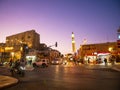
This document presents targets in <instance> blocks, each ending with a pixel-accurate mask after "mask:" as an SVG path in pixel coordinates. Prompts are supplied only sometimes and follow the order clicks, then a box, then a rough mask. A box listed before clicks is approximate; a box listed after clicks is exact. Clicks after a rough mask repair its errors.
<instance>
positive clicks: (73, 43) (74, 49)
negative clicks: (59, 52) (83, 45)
mask: <svg viewBox="0 0 120 90" xmlns="http://www.w3.org/2000/svg"><path fill="white" fill-rule="evenodd" d="M72 52H73V53H75V52H76V47H75V36H74V33H73V32H72Z"/></svg>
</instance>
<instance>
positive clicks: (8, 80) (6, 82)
mask: <svg viewBox="0 0 120 90" xmlns="http://www.w3.org/2000/svg"><path fill="white" fill-rule="evenodd" d="M33 69H34V68H33V67H32V66H30V65H26V70H27V71H32V70H33ZM18 81H19V80H18V79H16V78H14V77H11V76H9V74H8V76H7V74H5V75H0V90H1V89H2V88H5V87H9V86H12V85H14V84H17V83H18Z"/></svg>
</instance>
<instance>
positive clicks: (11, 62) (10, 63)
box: [9, 59, 13, 67]
mask: <svg viewBox="0 0 120 90" xmlns="http://www.w3.org/2000/svg"><path fill="white" fill-rule="evenodd" d="M12 64H13V61H12V59H10V62H9V65H10V67H11V66H12Z"/></svg>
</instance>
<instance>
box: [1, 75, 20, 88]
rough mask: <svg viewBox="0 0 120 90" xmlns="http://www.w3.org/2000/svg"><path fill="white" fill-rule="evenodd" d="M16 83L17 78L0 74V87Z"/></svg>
mask: <svg viewBox="0 0 120 90" xmlns="http://www.w3.org/2000/svg"><path fill="white" fill-rule="evenodd" d="M17 83H18V79H16V78H13V77H10V76H3V75H0V89H3V88H6V87H9V86H12V85H15V84H17Z"/></svg>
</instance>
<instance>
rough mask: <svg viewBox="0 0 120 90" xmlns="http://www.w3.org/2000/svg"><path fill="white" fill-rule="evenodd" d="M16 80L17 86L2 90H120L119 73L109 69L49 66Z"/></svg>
mask: <svg viewBox="0 0 120 90" xmlns="http://www.w3.org/2000/svg"><path fill="white" fill-rule="evenodd" d="M17 78H18V79H19V83H18V84H17V85H15V86H12V87H8V88H5V89H4V90H67V89H69V90H120V72H117V71H114V70H111V69H110V68H102V69H101V68H98V69H93V68H92V69H91V68H89V67H85V66H67V65H50V66H49V67H47V68H35V69H34V70H32V71H26V75H25V77H17Z"/></svg>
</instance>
